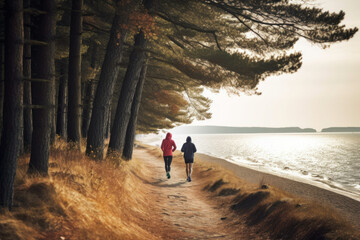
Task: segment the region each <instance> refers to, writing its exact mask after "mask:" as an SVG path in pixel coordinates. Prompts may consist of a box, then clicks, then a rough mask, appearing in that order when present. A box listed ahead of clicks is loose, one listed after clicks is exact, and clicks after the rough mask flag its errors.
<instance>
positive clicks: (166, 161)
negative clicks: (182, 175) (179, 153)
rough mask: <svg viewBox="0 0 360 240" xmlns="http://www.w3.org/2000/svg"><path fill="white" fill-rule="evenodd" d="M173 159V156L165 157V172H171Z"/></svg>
mask: <svg viewBox="0 0 360 240" xmlns="http://www.w3.org/2000/svg"><path fill="white" fill-rule="evenodd" d="M172 158H173V156H164V161H165V171H166V172H170V165H171V162H172Z"/></svg>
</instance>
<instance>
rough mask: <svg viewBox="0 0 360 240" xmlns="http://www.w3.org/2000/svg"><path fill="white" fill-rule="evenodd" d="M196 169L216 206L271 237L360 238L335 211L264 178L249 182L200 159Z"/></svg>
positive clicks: (312, 239)
mask: <svg viewBox="0 0 360 240" xmlns="http://www.w3.org/2000/svg"><path fill="white" fill-rule="evenodd" d="M195 171H196V173H195V174H198V175H200V176H201V177H200V178H201V179H206V181H204V183H203V184H204V188H203V189H204V191H208V192H209V196H210V197H211V198H213V199H214V200H215V201H217V202H218V204H219V205H221V206H223V207H224V208H228V209H231V211H232V213H234V214H235V216H238V217H239V219H240V218H241V219H245V222H246V224H247V225H248V226H249V227H250V226H251V227H254V228H257V229H258V230H257V231H258V232H263V233H266V234H270V236H271V238H273V239H311V240H316V239H339V240H340V239H354V240H355V239H360V233H359V231H358V230H356V229H355V228H354V227H352V226H351V225H350V224H348V223H347V222H346V221H345V220H344V219H343V218H342V217H341V216H340V215H339V214H338V213H337V212H336V211H335V210H333V209H331V208H329V207H324V206H320V205H318V204H316V203H314V202H310V201H306V200H303V199H299V198H296V197H293V196H290V195H289V194H287V193H285V192H282V191H280V190H278V189H275V188H272V187H271V186H268V185H266V182H265V180H262V181H261V182H260V183H259V185H250V184H248V183H245V182H242V181H241V180H240V179H239V178H238V177H236V176H235V175H234V174H233V173H232V172H230V171H228V170H225V169H223V168H221V167H220V166H218V165H211V164H209V163H201V162H199V161H198V162H197V165H196V168H195Z"/></svg>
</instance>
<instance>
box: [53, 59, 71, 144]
mask: <svg viewBox="0 0 360 240" xmlns="http://www.w3.org/2000/svg"><path fill="white" fill-rule="evenodd" d="M59 68H60V69H59V70H60V79H59V94H58V109H57V115H56V117H57V120H56V133H57V134H58V135H59V136H60V137H62V138H63V139H67V121H66V120H67V117H66V115H67V94H68V91H67V87H68V83H67V60H66V59H62V60H60V64H59Z"/></svg>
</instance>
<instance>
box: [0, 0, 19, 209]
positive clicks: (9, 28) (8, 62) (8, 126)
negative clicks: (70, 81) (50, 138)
mask: <svg viewBox="0 0 360 240" xmlns="http://www.w3.org/2000/svg"><path fill="white" fill-rule="evenodd" d="M5 9H6V15H5V63H4V64H5V65H4V66H5V68H4V73H5V76H4V77H5V80H4V81H5V82H4V88H5V91H4V94H5V96H4V113H3V117H4V121H3V134H2V141H1V146H0V207H3V208H9V209H11V205H12V199H13V192H14V191H13V190H14V179H15V173H16V164H17V158H18V152H19V147H20V144H21V142H20V133H21V131H22V129H21V125H22V124H21V121H22V114H23V108H22V94H23V44H24V27H23V2H22V0H6V1H5Z"/></svg>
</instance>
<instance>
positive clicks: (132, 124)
mask: <svg viewBox="0 0 360 240" xmlns="http://www.w3.org/2000/svg"><path fill="white" fill-rule="evenodd" d="M146 71H147V64H146V63H144V65H143V67H142V69H141V72H140V79H139V82H138V84H137V86H136V91H135V96H134V100H133V102H132V105H131V116H130V119H129V124H128V127H127V130H126V136H125V144H124V149H123V154H122V157H123V158H124V159H125V160H130V159H132V154H133V149H134V141H135V132H136V122H137V116H138V112H139V108H140V102H141V96H142V91H143V87H144V83H145V79H146Z"/></svg>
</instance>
